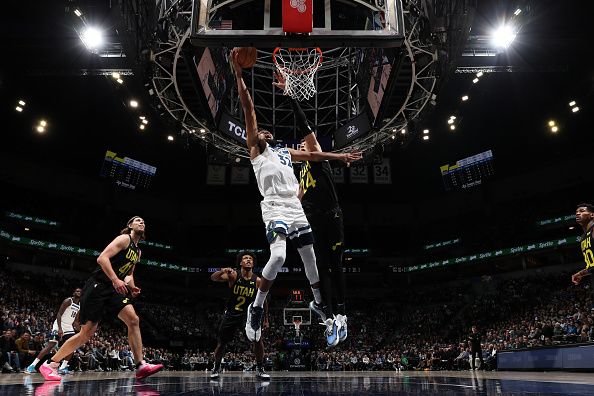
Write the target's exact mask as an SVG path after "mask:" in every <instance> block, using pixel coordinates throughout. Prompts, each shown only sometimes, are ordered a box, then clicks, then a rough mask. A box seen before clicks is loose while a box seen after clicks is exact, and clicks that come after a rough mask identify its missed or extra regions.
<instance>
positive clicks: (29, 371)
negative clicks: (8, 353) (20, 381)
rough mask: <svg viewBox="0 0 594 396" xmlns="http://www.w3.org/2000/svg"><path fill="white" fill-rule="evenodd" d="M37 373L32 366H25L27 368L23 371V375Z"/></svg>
mask: <svg viewBox="0 0 594 396" xmlns="http://www.w3.org/2000/svg"><path fill="white" fill-rule="evenodd" d="M36 372H37V370H35V366H33V365H32V364H31V365H29V366H27V368H26V369H25V374H35V373H36Z"/></svg>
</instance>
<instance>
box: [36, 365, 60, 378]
mask: <svg viewBox="0 0 594 396" xmlns="http://www.w3.org/2000/svg"><path fill="white" fill-rule="evenodd" d="M58 366H59V364H58V363H54V362H52V363H50V364H47V362H45V363H43V364H42V365H41V366H39V372H40V373H41V375H43V378H45V380H46V381H61V380H62V377H60V375H58Z"/></svg>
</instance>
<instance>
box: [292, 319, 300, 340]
mask: <svg viewBox="0 0 594 396" xmlns="http://www.w3.org/2000/svg"><path fill="white" fill-rule="evenodd" d="M293 326H295V334H297V336H299V328H300V327H301V317H299V316H295V317H293Z"/></svg>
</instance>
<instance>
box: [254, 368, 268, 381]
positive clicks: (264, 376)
mask: <svg viewBox="0 0 594 396" xmlns="http://www.w3.org/2000/svg"><path fill="white" fill-rule="evenodd" d="M256 378H258V379H261V380H264V381H268V380H270V375H268V373H267V372H266V371H265V370H264V367H263V366H258V367H256Z"/></svg>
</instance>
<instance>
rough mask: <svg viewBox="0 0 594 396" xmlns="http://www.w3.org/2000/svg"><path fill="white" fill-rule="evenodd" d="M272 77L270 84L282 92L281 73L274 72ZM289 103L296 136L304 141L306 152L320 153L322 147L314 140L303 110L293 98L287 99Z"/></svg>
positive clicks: (282, 78)
mask: <svg viewBox="0 0 594 396" xmlns="http://www.w3.org/2000/svg"><path fill="white" fill-rule="evenodd" d="M274 76H275V78H276V80H275V81H274V82H273V83H272V84H273V85H275V86H276V87H278V88H280V89H282V90H283V91H284V90H285V78H284V77H283V75H282V74H281V73H276V72H275V73H274ZM289 103H290V104H291V109H292V110H293V113H294V114H295V121H296V123H295V124H296V127H297V130H296V132H297V136H298V137H299V138H303V139H305V143H306V145H305V148H306V151H322V146H320V143H319V142H318V139H317V138H316V134H315V133H314V131H313V130H312V129H311V127H310V126H309V123H308V122H307V117H305V113H304V112H303V109H302V108H301V105H300V104H299V102H298V101H297V100H295V99H293V98H289Z"/></svg>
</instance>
